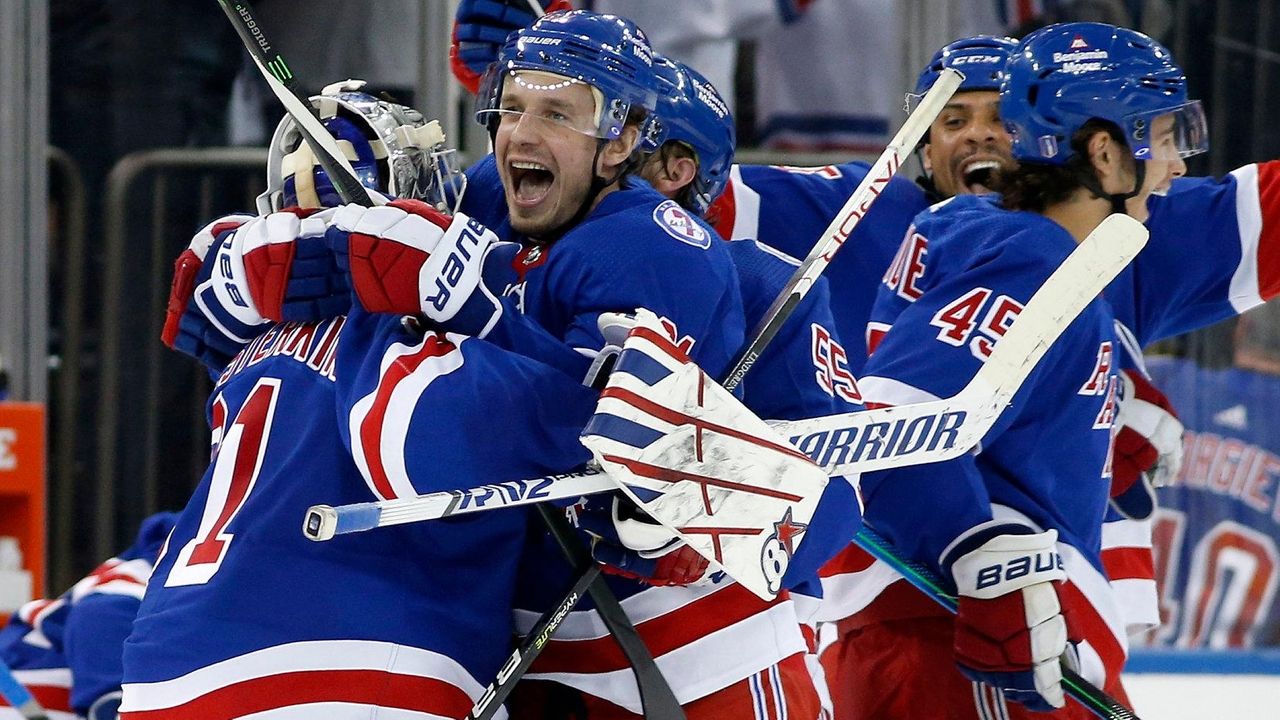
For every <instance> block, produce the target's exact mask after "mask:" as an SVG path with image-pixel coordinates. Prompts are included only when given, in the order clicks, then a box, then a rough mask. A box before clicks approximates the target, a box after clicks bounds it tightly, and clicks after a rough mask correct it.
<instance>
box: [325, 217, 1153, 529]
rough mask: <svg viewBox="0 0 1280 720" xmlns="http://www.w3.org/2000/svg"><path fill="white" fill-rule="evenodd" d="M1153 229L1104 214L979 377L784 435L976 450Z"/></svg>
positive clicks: (881, 447)
mask: <svg viewBox="0 0 1280 720" xmlns="http://www.w3.org/2000/svg"><path fill="white" fill-rule="evenodd" d="M1146 241H1147V229H1146V228H1145V227H1143V225H1142V223H1139V222H1138V221H1137V220H1134V219H1133V218H1130V217H1128V216H1127V215H1112V216H1111V217H1109V218H1107V219H1106V220H1104V221H1103V222H1102V224H1101V225H1099V226H1098V227H1097V229H1095V230H1094V231H1093V232H1092V233H1090V235H1089V237H1087V238H1085V240H1084V242H1082V243H1081V244H1080V246H1079V247H1077V248H1076V249H1075V251H1074V252H1072V253H1071V255H1070V257H1068V258H1067V259H1066V261H1064V262H1063V263H1062V265H1061V266H1060V267H1059V268H1058V269H1057V270H1056V271H1054V273H1053V274H1052V275H1051V276H1050V277H1049V279H1048V280H1046V281H1045V283H1044V285H1043V286H1041V288H1040V289H1039V290H1037V291H1036V293H1035V295H1034V296H1033V297H1032V298H1031V300H1029V301H1028V302H1027V304H1026V306H1025V307H1024V308H1023V309H1022V312H1020V313H1019V314H1018V316H1017V318H1016V319H1015V320H1014V321H1013V324H1012V325H1010V326H1009V330H1008V331H1007V332H1006V333H1005V334H1004V336H1003V337H1001V338H1000V340H999V341H998V342H996V343H995V346H994V349H993V350H992V352H991V355H990V357H988V358H987V360H986V362H985V363H984V364H983V366H982V368H981V369H979V370H978V372H977V373H976V374H975V375H974V376H973V379H972V380H970V381H969V383H968V384H967V385H966V386H965V387H964V389H962V390H961V391H960V392H959V393H957V394H956V395H954V396H952V397H950V398H944V399H941V400H934V401H930V402H924V403H917V404H914V405H899V406H897V407H893V408H882V409H878V410H867V411H864V412H856V413H847V414H844V415H831V416H828V417H820V418H812V419H809V420H796V421H791V422H779V423H775V424H774V427H775V429H777V430H778V431H779V432H780V433H781V434H782V435H784V436H786V437H788V438H791V439H792V442H793V443H794V444H796V445H797V447H798V448H799V449H800V450H801V451H802V452H804V453H805V454H807V455H809V457H811V458H813V459H814V461H815V462H817V463H818V464H819V465H822V466H823V467H824V468H826V469H827V471H828V472H830V473H831V474H840V475H850V474H854V473H861V472H870V471H873V470H883V469H885V468H889V467H903V466H906V465H918V464H923V463H930V462H940V461H943V460H948V459H951V458H954V457H957V456H959V455H962V454H964V453H966V452H968V451H969V450H970V449H972V448H973V447H974V446H975V445H977V444H978V442H979V441H980V440H981V439H982V437H983V436H984V435H985V434H986V433H987V431H988V430H989V429H990V428H991V426H992V425H993V424H994V423H995V421H996V419H997V418H998V417H999V415H1000V412H1001V411H1003V410H1004V408H1005V406H1006V405H1008V403H1009V401H1010V400H1011V399H1012V398H1013V396H1014V394H1015V393H1016V392H1017V390H1018V388H1019V387H1021V385H1022V383H1023V381H1025V380H1026V378H1027V376H1028V375H1030V373H1031V371H1032V370H1033V369H1034V367H1035V365H1036V364H1037V363H1038V362H1039V361H1040V359H1041V358H1042V357H1043V356H1044V354H1045V352H1047V351H1048V349H1049V346H1050V345H1052V344H1053V342H1054V341H1055V340H1056V339H1057V338H1058V337H1059V336H1060V335H1061V334H1062V332H1063V331H1064V330H1066V328H1067V326H1068V325H1070V324H1071V322H1072V320H1074V319H1075V318H1076V316H1077V315H1079V314H1080V312H1081V311H1082V310H1084V308H1085V306H1087V305H1088V304H1089V302H1091V301H1092V300H1093V299H1094V298H1095V297H1097V296H1098V295H1099V294H1100V293H1101V292H1102V290H1103V288H1105V287H1106V286H1107V284H1108V283H1110V282H1111V280H1112V279H1113V278H1114V277H1115V276H1116V274H1117V273H1119V272H1120V270H1122V269H1123V268H1124V267H1125V265H1127V264H1128V263H1129V261H1130V260H1132V259H1133V257H1134V256H1135V255H1137V253H1138V251H1139V250H1141V249H1142V247H1143V246H1144V245H1145V244H1146ZM616 489H618V483H617V482H616V481H614V480H613V479H612V478H610V477H609V476H608V475H607V474H605V473H604V472H603V471H600V470H585V471H583V472H578V473H568V474H560V475H547V476H544V477H540V478H533V479H529V480H515V481H511V482H503V483H497V484H493V485H483V486H481V487H478V488H470V489H467V490H450V491H445V492H436V493H428V494H426V495H420V496H418V497H412V498H400V499H396V500H382V501H378V502H368V503H356V504H352V505H343V506H339V507H331V506H328V505H315V506H313V507H311V508H310V509H309V510H308V511H307V516H306V519H305V520H304V522H303V533H304V534H305V535H306V536H307V537H309V538H311V539H312V540H317V541H320V540H329V539H331V538H333V537H334V536H335V535H344V534H347V533H352V532H361V531H364V530H370V529H372V528H375V527H384V526H387V525H400V524H403V523H410V522H417V521H420V520H436V519H440V518H446V517H450V516H453V515H460V514H464V513H469V512H477V511H481V510H490V509H493V508H498V507H510V506H514V505H528V504H531V503H539V502H545V501H548V500H561V499H565V498H573V497H579V496H581V495H589V494H592V493H598V492H608V491H612V490H616Z"/></svg>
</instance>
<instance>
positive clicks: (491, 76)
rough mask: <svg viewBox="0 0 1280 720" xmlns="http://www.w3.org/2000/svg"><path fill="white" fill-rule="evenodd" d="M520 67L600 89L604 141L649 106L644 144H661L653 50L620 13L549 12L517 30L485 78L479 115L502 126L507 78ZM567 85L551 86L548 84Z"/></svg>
mask: <svg viewBox="0 0 1280 720" xmlns="http://www.w3.org/2000/svg"><path fill="white" fill-rule="evenodd" d="M521 71H536V72H545V73H551V74H553V75H557V76H560V77H564V78H567V79H568V80H569V81H571V82H575V81H576V82H581V83H583V84H585V85H587V86H589V87H591V88H592V89H593V90H594V91H595V94H596V104H597V107H596V126H595V128H594V129H593V132H592V134H593V135H594V136H595V137H597V138H600V139H602V140H614V139H616V138H618V137H621V136H622V129H623V127H624V126H625V125H626V122H627V118H628V116H629V115H630V114H631V113H632V111H634V110H644V111H645V116H644V119H643V120H642V123H641V126H640V138H641V148H642V149H643V148H648V149H652V148H654V147H657V145H659V144H660V138H659V137H658V132H659V131H658V123H657V122H656V120H655V118H654V112H655V111H656V110H657V104H658V81H657V78H656V77H655V76H654V73H653V49H652V48H650V47H649V40H648V39H647V38H646V37H645V34H644V32H643V31H642V30H641V29H640V28H639V27H638V26H637V25H636V24H635V23H633V22H631V21H630V20H627V19H625V18H621V17H618V16H616V15H605V14H602V13H595V12H590V11H588V10H567V11H561V12H554V13H548V14H547V15H544V16H542V17H541V18H538V21H537V22H535V23H534V24H533V25H531V26H529V27H527V28H524V29H522V30H518V31H516V32H514V33H512V34H511V35H510V36H509V37H508V38H507V41H506V43H505V44H504V45H503V46H502V49H501V50H500V51H499V53H498V60H497V61H496V62H494V63H493V64H492V65H490V66H489V69H488V70H487V71H486V72H485V75H484V77H483V78H482V79H481V81H480V92H479V94H477V96H476V120H477V121H478V122H479V123H480V124H481V125H484V126H485V127H486V128H488V130H489V132H490V134H492V133H494V132H496V131H497V127H498V120H499V117H500V115H501V112H502V110H501V108H502V89H503V83H504V82H505V80H506V79H507V78H508V77H513V76H515V75H518V74H519V73H520V72H521ZM562 86H563V84H559V83H557V84H555V85H551V86H548V88H549V89H554V88H558V87H562Z"/></svg>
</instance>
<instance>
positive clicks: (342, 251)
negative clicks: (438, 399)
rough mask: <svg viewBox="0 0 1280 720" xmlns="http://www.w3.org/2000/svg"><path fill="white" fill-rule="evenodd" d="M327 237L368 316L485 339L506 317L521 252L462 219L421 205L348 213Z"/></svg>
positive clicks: (348, 208)
mask: <svg viewBox="0 0 1280 720" xmlns="http://www.w3.org/2000/svg"><path fill="white" fill-rule="evenodd" d="M327 237H328V240H329V244H330V247H332V248H333V251H334V253H335V255H336V256H337V258H338V263H339V265H340V266H342V267H344V268H347V269H348V270H349V272H350V278H351V288H352V290H353V291H354V292H355V296H356V300H357V301H358V302H359V303H360V306H361V307H363V308H364V309H365V310H368V311H369V312H375V313H395V314H400V315H419V314H421V315H425V316H426V317H427V318H429V319H431V320H433V321H435V322H436V323H437V324H438V325H439V326H440V327H441V328H442V329H445V330H448V331H451V332H457V333H462V334H464V335H472V336H475V337H484V336H485V335H486V334H488V332H489V330H491V329H492V328H493V326H494V324H496V323H497V322H498V319H499V318H500V317H501V315H502V303H501V302H500V301H499V300H498V297H497V295H496V294H495V293H494V291H493V290H491V289H490V287H489V286H490V285H491V286H492V287H496V288H498V289H499V290H501V288H503V287H505V284H506V282H508V281H510V280H514V277H515V271H514V270H512V269H511V260H513V259H514V258H515V254H516V252H517V251H518V250H519V246H518V245H517V244H516V243H510V242H499V240H498V237H497V236H496V235H494V234H493V232H492V231H490V230H489V229H488V228H486V227H485V226H483V225H481V224H480V223H478V222H476V221H475V220H472V219H471V218H469V217H467V216H466V215H464V214H462V213H458V214H457V215H454V216H452V217H450V216H449V215H446V214H444V213H442V212H440V211H439V210H436V209H435V208H434V207H432V206H431V205H428V204H427V203H424V202H421V201H418V200H392V201H391V202H390V203H388V204H387V205H384V206H381V207H374V208H367V207H362V206H359V205H344V206H343V207H341V208H339V209H338V210H337V213H336V214H335V215H334V217H333V222H332V223H331V225H330V227H329V230H328V233H327Z"/></svg>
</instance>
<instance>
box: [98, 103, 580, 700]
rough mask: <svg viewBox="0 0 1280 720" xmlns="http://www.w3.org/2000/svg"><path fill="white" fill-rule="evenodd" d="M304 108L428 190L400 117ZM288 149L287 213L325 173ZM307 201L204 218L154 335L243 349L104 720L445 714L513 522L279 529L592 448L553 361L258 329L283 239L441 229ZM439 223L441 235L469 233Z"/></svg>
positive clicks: (494, 655) (369, 332)
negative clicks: (331, 229)
mask: <svg viewBox="0 0 1280 720" xmlns="http://www.w3.org/2000/svg"><path fill="white" fill-rule="evenodd" d="M315 102H316V104H317V105H319V106H320V109H321V112H322V114H323V115H325V116H326V126H327V127H328V128H329V129H330V131H331V132H333V133H334V135H335V136H336V137H338V139H340V140H345V141H347V142H348V143H350V144H351V151H352V157H351V159H352V161H353V162H354V163H355V164H356V165H357V168H358V169H361V166H363V169H371V170H372V171H373V172H371V173H368V174H366V173H361V174H362V175H363V176H365V177H376V178H377V189H378V190H380V191H382V192H387V191H388V190H392V189H393V188H401V189H410V188H414V187H416V188H417V189H418V190H419V191H424V190H431V191H432V194H430V195H428V196H427V198H428V199H430V200H432V201H439V200H441V195H442V194H441V193H439V192H436V191H439V190H440V189H441V188H440V187H439V186H438V185H433V184H428V183H424V184H422V185H414V184H413V183H411V182H409V181H410V180H412V179H414V178H426V177H430V175H431V172H430V158H431V154H430V153H429V152H426V151H428V150H431V149H432V144H430V143H427V144H424V145H421V146H420V145H419V144H418V140H419V139H421V138H424V137H427V136H426V135H420V134H419V129H420V128H421V127H423V124H422V122H421V118H420V117H418V116H416V114H410V113H408V112H407V111H406V109H404V108H398V107H395V106H392V105H390V104H382V103H379V101H377V100H375V99H374V98H372V97H369V96H368V95H365V94H363V93H353V92H347V91H333V92H329V93H326V94H325V95H323V96H322V97H319V98H316V99H315ZM326 110H327V111H328V112H326ZM383 121H386V122H383ZM353 129H354V130H356V131H357V132H356V133H355V134H352V133H349V132H347V131H348V130H353ZM277 137H278V138H285V137H290V134H289V133H278V134H277ZM292 137H293V138H294V139H293V143H294V144H293V145H286V146H284V147H274V148H273V149H272V161H273V162H279V163H280V166H281V167H282V168H283V171H282V176H283V177H282V179H283V183H282V185H281V188H280V190H281V192H280V196H279V198H278V200H279V202H280V204H281V205H282V206H286V207H289V206H296V205H297V204H299V203H304V202H306V200H305V195H304V193H302V192H300V191H299V190H298V188H300V187H303V186H309V187H315V186H320V185H323V184H324V183H323V177H322V174H321V173H319V172H318V171H316V170H315V169H314V168H313V162H312V161H311V160H310V158H309V157H306V158H305V159H304V160H301V161H299V158H300V157H301V156H299V155H296V154H295V153H298V152H299V149H300V147H301V146H300V145H298V144H297V138H296V134H294V135H292ZM419 151H422V152H419ZM302 155H306V152H305V151H304V152H303V153H302ZM273 167H274V165H273ZM393 177H394V178H395V179H394V180H392V178H393ZM317 181H319V182H317ZM312 199H313V200H319V199H320V198H319V195H317V196H315V197H313V198H312ZM314 210H315V209H314V208H312V209H310V210H303V209H299V208H296V207H294V208H293V211H284V212H273V213H270V214H267V215H265V216H263V217H258V218H255V219H251V220H248V221H247V222H243V221H242V219H232V220H231V221H230V222H227V223H214V224H212V225H211V226H210V227H209V228H206V230H205V231H203V232H202V233H201V234H200V235H198V236H197V237H196V239H195V240H193V242H192V254H191V255H189V256H184V258H183V259H181V260H180V261H179V266H178V272H177V278H178V282H176V283H175V292H174V295H173V300H174V303H173V305H171V311H172V312H173V313H174V314H175V315H176V316H177V319H176V320H174V322H173V323H170V324H169V325H170V327H174V326H176V328H177V329H175V330H174V332H173V333H172V334H167V335H166V337H167V339H169V340H170V341H172V342H173V343H174V344H177V345H178V346H179V347H181V348H183V349H184V350H185V351H188V352H192V351H195V352H200V351H201V349H207V348H208V347H209V344H208V343H204V344H200V343H198V342H195V341H196V340H197V339H207V338H212V337H214V336H215V335H218V334H222V339H232V338H231V337H230V336H231V335H234V334H235V331H236V330H247V331H248V332H251V333H252V334H253V337H252V339H251V342H250V343H249V344H248V345H247V346H245V347H243V349H241V350H240V351H239V352H238V353H237V354H236V355H235V356H234V357H233V358H232V359H231V360H230V362H229V363H226V364H225V365H224V366H223V367H221V372H220V373H219V375H218V377H217V381H216V384H215V387H214V392H213V395H212V397H211V399H210V402H209V417H210V425H211V429H212V431H213V452H212V462H211V465H210V467H209V469H208V471H207V472H206V474H205V477H204V478H203V480H202V481H201V483H200V485H199V486H198V487H197V489H196V492H195V494H194V496H193V498H192V500H191V502H190V503H189V505H188V507H187V508H186V509H185V510H184V511H183V513H182V514H181V515H180V516H179V518H178V521H177V526H176V528H175V530H174V533H173V535H172V538H171V539H170V541H169V543H168V544H167V547H166V549H165V550H164V552H162V554H161V557H160V559H159V562H158V563H157V565H156V569H155V573H154V575H153V576H152V579H151V583H150V586H149V588H148V591H147V594H146V597H145V598H144V600H143V603H142V607H141V609H140V611H139V613H138V618H137V621H136V622H135V624H134V629H133V633H132V635H131V636H130V637H129V640H128V642H127V643H126V645H125V652H124V673H125V676H124V683H125V684H124V699H123V704H122V707H121V716H122V717H124V718H175V719H177V718H182V719H185V718H196V717H198V718H202V719H213V718H233V717H242V716H249V715H256V714H259V713H263V714H290V713H292V714H297V713H303V714H306V715H307V716H323V717H348V716H350V717H354V716H356V715H360V716H367V715H369V714H370V713H371V712H372V713H378V714H395V715H396V716H397V717H406V718H410V717H412V718H435V717H449V718H462V717H464V716H466V715H467V713H468V712H469V711H470V709H471V707H472V704H473V703H474V702H475V700H476V699H477V698H478V697H479V696H480V694H481V692H482V688H483V684H484V683H487V682H488V681H489V680H490V679H491V678H492V677H493V676H494V675H495V674H496V672H497V671H498V669H499V667H500V665H501V664H502V662H503V661H504V660H505V657H506V654H507V651H508V648H509V642H510V637H511V635H512V625H511V605H512V599H511V598H512V593H513V589H514V573H515V565H516V562H517V560H518V558H519V554H520V550H521V547H522V544H523V541H524V533H525V513H523V512H521V511H518V510H516V511H495V512H490V513H483V514H478V515H474V516H468V517H467V518H465V519H459V520H453V521H448V522H441V523H431V524H420V525H414V526H405V527H400V528H390V529H387V530H385V531H380V532H376V533H366V534H361V535H354V536H351V537H348V538H343V539H341V540H340V541H337V542H333V543H329V544H317V543H313V542H311V541H309V540H307V539H305V538H304V537H303V535H302V534H301V533H300V532H299V521H300V519H301V518H303V517H304V515H305V512H306V509H307V508H308V507H309V506H310V505H312V504H314V503H316V502H332V503H346V502H353V501H361V500H368V499H375V498H391V497H397V496H403V495H406V494H416V493H419V492H424V491H431V490H439V489H444V488H453V487H473V486H475V485H478V484H483V483H486V482H491V481H494V480H496V479H515V478H522V477H529V476H538V475H542V474H545V473H547V472H552V471H563V470H568V469H572V468H573V467H575V466H578V465H580V464H581V463H583V462H585V460H586V459H587V458H588V457H589V455H588V454H587V453H586V451H585V450H584V449H583V447H582V446H581V444H580V443H579V442H578V439H577V436H578V433H579V432H580V430H581V427H582V425H583V424H584V423H585V421H586V419H587V418H588V417H589V416H590V413H591V411H592V410H593V408H594V404H595V394H594V393H593V392H592V391H590V390H589V389H587V388H584V387H582V386H581V385H580V383H578V382H577V381H575V380H571V379H569V378H567V377H566V376H564V375H563V374H562V373H561V372H559V371H557V370H555V369H552V368H548V367H546V366H543V365H540V364H538V363H535V362H533V361H531V360H529V359H527V358H523V357H520V356H517V355H514V354H512V353H508V352H505V351H502V350H500V349H499V348H497V347H495V346H494V345H492V344H489V343H484V342H479V341H474V340H471V339H467V338H463V337H461V336H455V335H449V336H446V335H445V334H444V333H441V332H437V331H425V332H424V331H423V330H422V329H420V327H419V326H418V325H417V324H416V323H413V322H402V321H401V320H402V318H401V317H399V316H394V315H378V316H374V315H371V314H369V313H366V312H365V311H364V310H363V309H362V308H360V307H354V308H352V309H351V311H350V313H349V314H347V315H345V316H339V317H336V318H332V319H327V320H323V321H319V322H286V323H271V322H267V321H265V319H264V316H263V315H262V312H263V310H264V309H265V310H266V312H270V313H272V314H273V315H276V316H277V317H279V314H280V313H282V312H293V311H299V312H300V310H299V308H298V307H293V308H284V306H283V305H282V303H281V298H283V297H284V296H285V295H286V292H285V290H286V287H287V282H286V280H290V281H293V282H294V283H295V286H296V285H297V283H298V282H299V281H301V280H302V279H303V278H305V276H306V275H307V273H308V272H310V270H309V269H308V268H305V267H299V265H300V264H302V265H305V264H307V263H309V262H310V260H306V259H300V258H302V253H301V252H298V251H297V250H298V248H297V246H298V242H292V241H294V240H295V239H296V238H297V237H298V236H302V237H303V238H306V239H309V240H312V241H316V239H317V238H321V240H319V242H323V240H322V237H323V233H324V232H325V230H326V227H327V226H326V220H332V222H334V223H337V224H340V225H342V226H344V227H351V228H353V229H354V228H355V227H356V226H357V224H358V222H360V221H363V222H365V223H372V227H376V228H378V229H382V230H386V229H387V227H388V225H389V223H382V222H381V220H385V219H387V218H390V219H391V223H390V224H394V223H399V227H400V228H401V229H404V228H405V227H415V229H416V230H417V231H418V233H419V236H421V237H426V238H428V239H435V240H437V241H438V240H440V239H441V237H442V236H443V235H444V234H445V230H444V228H441V227H439V226H438V225H436V224H435V223H437V222H439V220H440V218H442V217H444V216H443V215H442V214H441V213H440V212H439V211H437V210H436V209H435V208H433V207H431V206H430V205H429V204H427V203H426V202H423V201H421V200H407V199H406V200H396V201H393V202H392V203H391V204H390V205H389V206H387V207H385V208H377V209H376V210H373V211H369V212H360V213H353V212H352V211H351V210H350V209H347V208H344V209H340V210H336V211H334V210H329V211H324V212H321V213H318V214H309V213H310V212H313V211H314ZM344 213H345V215H344ZM351 215H355V216H356V217H355V218H354V219H352V220H350V222H349V223H347V221H346V220H344V217H347V216H351ZM458 217H459V218H460V219H461V221H462V223H461V224H460V225H459V226H458V227H457V228H455V230H457V229H462V228H471V225H468V224H466V220H465V217H464V216H458ZM424 226H429V228H427V229H424ZM430 228H434V229H435V230H434V232H435V236H434V238H432V237H431V235H430V232H431V231H430ZM475 232H476V233H477V234H480V231H478V230H475ZM351 235H352V238H353V240H352V243H353V244H354V245H355V246H356V247H357V248H363V249H364V250H368V251H369V254H370V255H372V256H375V257H382V256H383V255H384V251H385V248H384V247H382V246H380V244H379V243H380V242H381V241H380V240H379V239H378V238H376V237H375V236H373V235H365V234H362V233H358V232H353V233H352V234H351ZM281 237H287V238H289V239H290V240H291V242H289V243H279V242H275V239H276V238H281ZM485 241H487V239H485ZM246 248H247V250H246ZM208 253H213V255H212V256H210V257H208V261H207V262H206V261H205V259H206V258H205V256H206V255H207V254H208ZM193 268H194V269H195V270H196V271H197V275H196V277H195V279H194V281H193V282H192V283H191V284H190V285H191V287H189V288H184V287H183V285H184V283H183V280H184V278H187V277H188V275H187V272H188V271H189V270H191V269H193ZM321 275H324V273H321ZM302 284H303V285H305V284H306V283H302ZM264 288H266V289H265V290H264ZM295 289H296V287H295ZM192 290H194V296H193V297H192V296H191V295H190V292H191V291H192ZM312 290H314V288H312ZM347 292H348V291H346V290H345V289H343V291H342V294H343V295H346V294H347ZM328 294H330V293H329V290H324V291H323V292H317V293H316V297H319V298H323V297H325V296H327V295H328ZM188 298H190V302H189V303H187V302H184V301H186V300H187V299H188ZM183 305H186V307H183ZM171 319H172V318H171ZM204 357H205V358H206V360H207V359H208V358H212V357H214V355H212V354H209V353H205V354H204ZM547 398H554V399H555V402H554V403H548V402H545V399H547ZM494 438H498V439H497V440H495V439H494Z"/></svg>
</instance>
